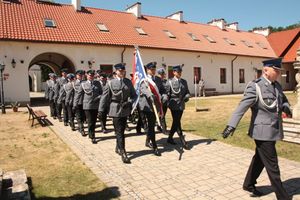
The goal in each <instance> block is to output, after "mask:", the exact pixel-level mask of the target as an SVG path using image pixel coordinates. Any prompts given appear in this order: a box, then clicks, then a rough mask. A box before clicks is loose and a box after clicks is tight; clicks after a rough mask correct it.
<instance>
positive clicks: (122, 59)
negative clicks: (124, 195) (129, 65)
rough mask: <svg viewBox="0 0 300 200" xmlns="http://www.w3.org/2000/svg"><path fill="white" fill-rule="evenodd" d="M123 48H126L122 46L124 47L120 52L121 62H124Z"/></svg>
mask: <svg viewBox="0 0 300 200" xmlns="http://www.w3.org/2000/svg"><path fill="white" fill-rule="evenodd" d="M125 50H126V47H125V46H124V49H123V51H122V53H121V63H123V62H124V52H125Z"/></svg>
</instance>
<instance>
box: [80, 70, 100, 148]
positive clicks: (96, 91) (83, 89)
mask: <svg viewBox="0 0 300 200" xmlns="http://www.w3.org/2000/svg"><path fill="white" fill-rule="evenodd" d="M86 74H87V80H86V81H84V82H82V83H81V85H80V87H79V96H78V97H77V98H79V99H80V98H81V96H83V110H84V111H85V115H86V118H87V122H88V135H89V138H90V139H91V140H92V143H93V144H96V143H97V141H96V138H95V128H96V121H97V113H98V106H99V100H100V98H101V94H102V87H101V84H100V83H99V81H95V80H94V75H95V70H88V71H87V72H86Z"/></svg>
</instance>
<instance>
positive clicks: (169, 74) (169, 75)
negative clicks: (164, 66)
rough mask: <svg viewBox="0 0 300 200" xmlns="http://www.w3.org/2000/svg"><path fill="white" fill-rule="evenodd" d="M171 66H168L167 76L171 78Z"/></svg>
mask: <svg viewBox="0 0 300 200" xmlns="http://www.w3.org/2000/svg"><path fill="white" fill-rule="evenodd" d="M173 76H174V75H173V67H172V66H168V78H173Z"/></svg>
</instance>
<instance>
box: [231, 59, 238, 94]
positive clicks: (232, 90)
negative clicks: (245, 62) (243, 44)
mask: <svg viewBox="0 0 300 200" xmlns="http://www.w3.org/2000/svg"><path fill="white" fill-rule="evenodd" d="M237 57H238V56H235V58H234V59H233V60H231V93H232V94H233V92H234V89H233V62H234V61H235V60H236V59H237Z"/></svg>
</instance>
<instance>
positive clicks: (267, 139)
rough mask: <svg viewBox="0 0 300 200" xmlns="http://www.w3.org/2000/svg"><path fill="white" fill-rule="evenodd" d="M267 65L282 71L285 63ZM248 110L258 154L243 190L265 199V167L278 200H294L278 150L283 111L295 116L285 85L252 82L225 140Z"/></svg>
mask: <svg viewBox="0 0 300 200" xmlns="http://www.w3.org/2000/svg"><path fill="white" fill-rule="evenodd" d="M263 64H264V67H273V68H275V69H280V68H281V59H272V60H266V61H263ZM248 108H251V111H252V117H251V122H250V127H249V131H248V134H249V136H250V137H251V138H253V139H254V141H255V144H256V150H255V155H254V156H253V158H252V161H251V164H250V166H249V169H248V172H247V175H246V178H245V180H244V184H243V189H244V190H247V191H249V192H252V193H253V194H254V195H256V196H261V195H262V193H261V192H259V191H258V190H256V187H255V184H256V180H257V178H258V177H259V175H260V173H261V171H262V170H263V168H264V167H265V168H266V171H267V173H268V176H269V179H270V182H271V185H272V188H273V190H274V192H275V194H276V197H277V199H279V200H283V199H284V200H286V199H290V197H289V196H288V194H287V192H286V191H285V189H284V188H283V186H282V182H281V179H280V171H279V166H278V159H277V153H276V148H275V144H276V141H278V140H281V139H282V138H283V128H282V118H281V114H282V111H285V112H287V113H288V114H290V113H291V112H290V109H289V103H288V100H287V98H286V96H285V95H284V93H283V91H282V88H281V85H280V84H279V83H278V82H277V81H275V82H273V83H272V82H271V81H270V80H268V79H267V78H266V76H262V77H261V78H258V79H256V80H255V81H252V82H250V83H249V84H248V85H247V87H246V89H245V92H244V97H243V99H242V100H241V102H240V104H239V106H238V107H237V108H236V110H235V111H234V113H233V114H232V117H231V120H230V121H229V123H228V125H227V127H226V128H225V130H224V131H223V137H224V138H226V137H228V135H230V134H233V132H234V130H235V128H236V127H237V125H238V123H239V121H240V120H241V118H242V117H243V115H244V114H245V112H246V111H247V110H248Z"/></svg>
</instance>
